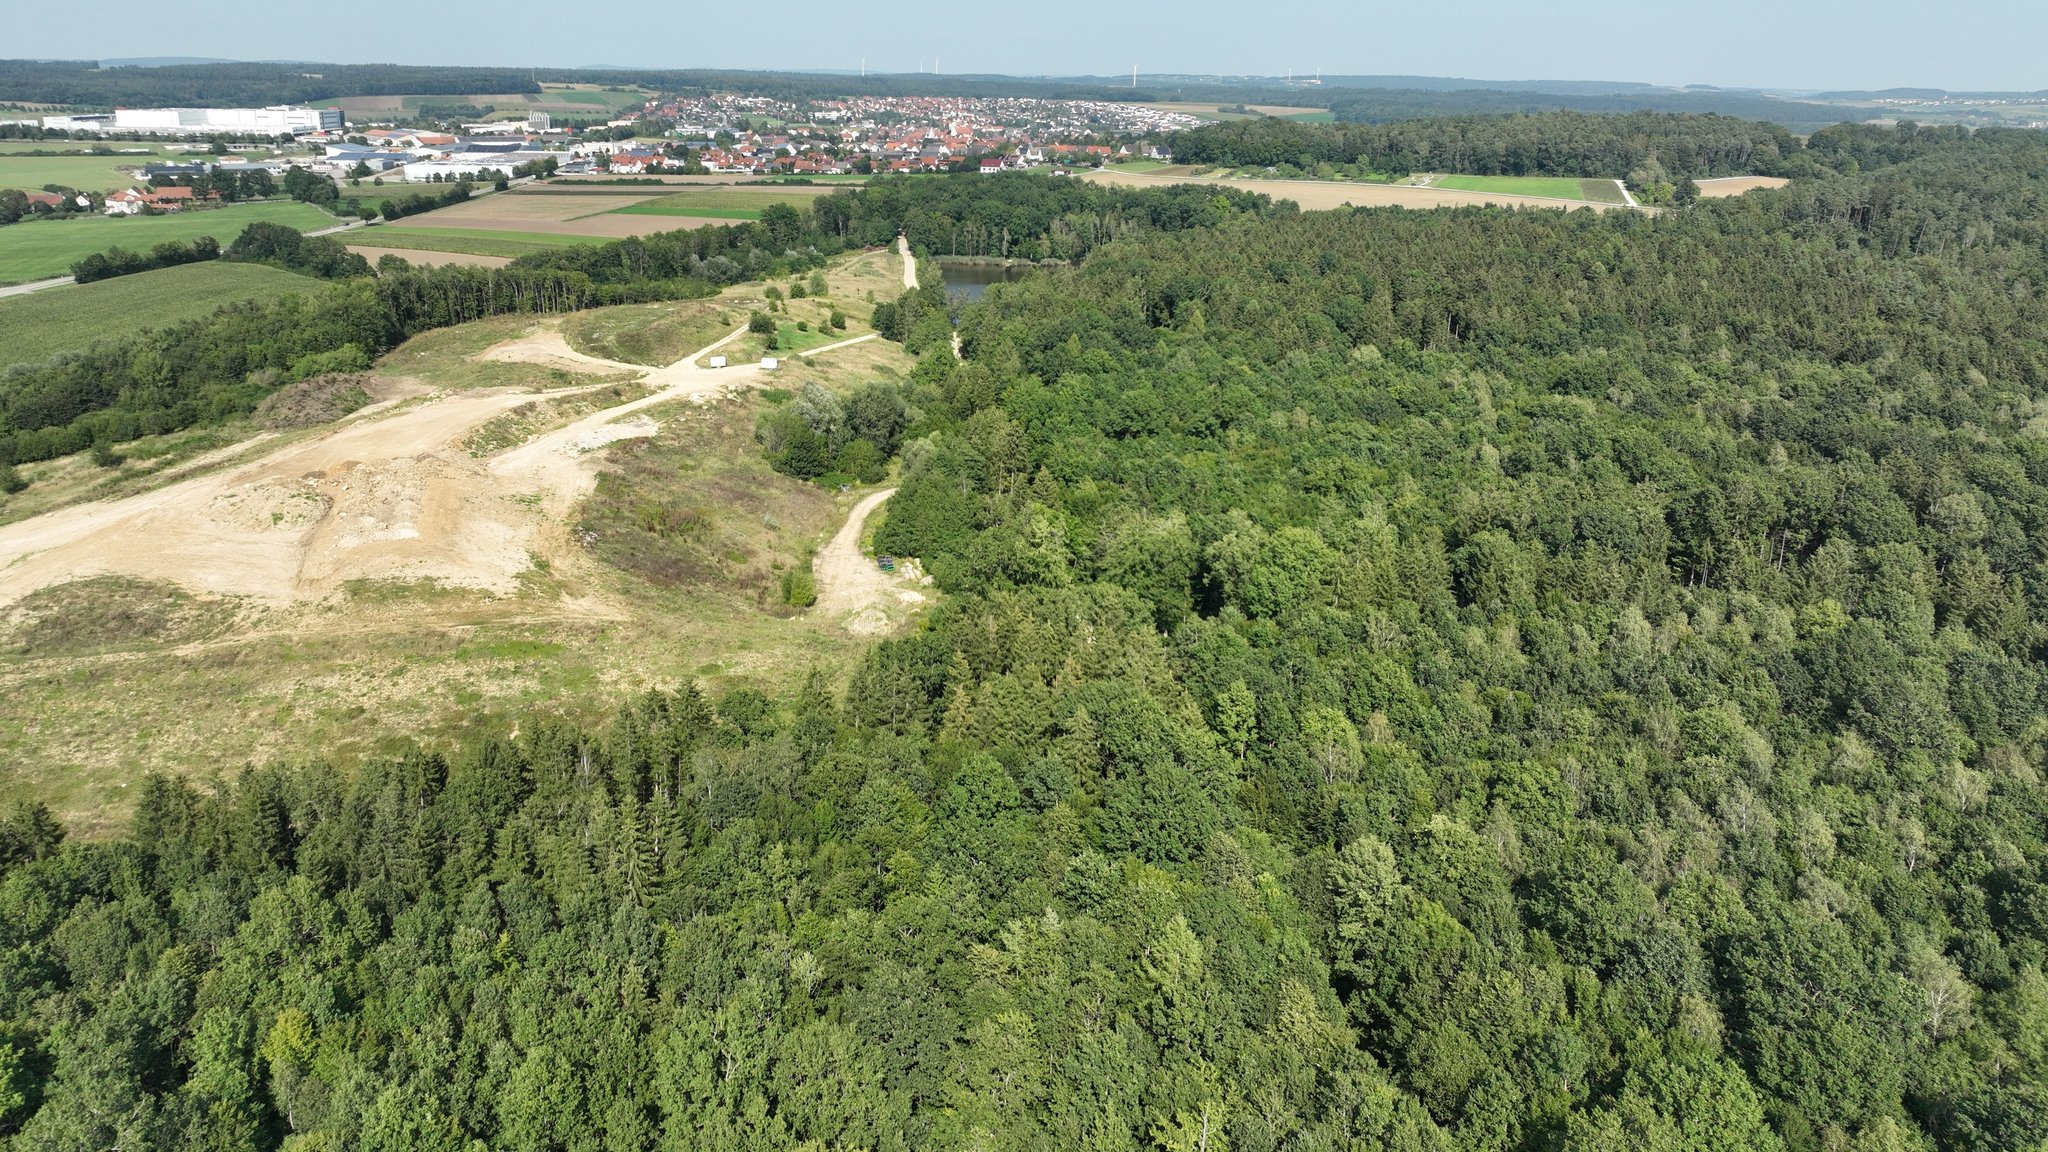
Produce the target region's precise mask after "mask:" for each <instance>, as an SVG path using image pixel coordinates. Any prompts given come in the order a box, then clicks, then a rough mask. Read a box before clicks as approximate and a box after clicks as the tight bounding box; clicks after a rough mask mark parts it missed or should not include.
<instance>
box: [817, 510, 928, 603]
mask: <svg viewBox="0 0 2048 1152" xmlns="http://www.w3.org/2000/svg"><path fill="white" fill-rule="evenodd" d="M895 494H896V490H895V489H894V488H884V489H882V490H881V491H880V492H871V493H869V494H868V495H866V496H864V497H862V498H861V501H860V503H858V504H855V505H854V506H853V511H852V512H851V513H849V514H848V515H847V517H846V523H845V524H842V525H840V527H839V531H838V532H837V533H836V534H834V535H833V537H832V542H831V543H829V544H827V545H825V547H824V548H823V549H822V550H820V551H819V553H818V555H817V558H816V559H815V560H813V561H811V574H812V576H813V577H815V578H816V580H817V582H818V602H817V604H816V605H814V606H813V607H812V609H811V614H812V615H814V616H817V617H819V618H821V619H824V620H829V621H831V622H833V623H835V624H838V625H840V626H841V627H843V628H845V629H846V630H847V631H849V632H852V633H854V634H855V635H858V636H871V635H875V634H877V633H880V632H885V631H887V630H888V629H889V626H890V625H889V615H888V610H887V606H888V604H889V603H890V602H891V601H892V600H894V601H899V602H900V603H902V604H905V605H913V604H918V603H922V602H923V600H924V594H923V593H921V592H918V591H916V590H915V589H914V588H909V587H907V586H906V585H905V581H903V580H902V579H901V578H899V577H897V576H892V575H890V574H888V573H885V572H883V571H882V570H881V569H880V568H879V567H877V566H876V564H875V561H874V560H873V559H872V558H871V557H869V556H868V555H867V554H866V553H864V552H862V551H861V548H860V537H861V532H862V531H863V530H865V529H866V527H867V523H868V517H869V516H870V515H871V514H873V512H874V510H875V509H877V508H880V507H881V506H882V502H883V501H885V500H887V499H888V498H889V497H891V496H894V495H895Z"/></svg>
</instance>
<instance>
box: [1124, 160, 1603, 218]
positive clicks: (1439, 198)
mask: <svg viewBox="0 0 2048 1152" xmlns="http://www.w3.org/2000/svg"><path fill="white" fill-rule="evenodd" d="M1083 179H1087V180H1095V181H1098V182H1101V183H1107V184H1123V185H1127V186H1131V187H1141V188H1142V187H1160V186H1163V185H1167V184H1221V185H1225V186H1227V187H1231V188H1240V189H1243V190H1244V191H1246V192H1260V193H1264V194H1265V195H1267V196H1271V197H1272V198H1274V199H1275V200H1292V201H1294V202H1295V203H1296V204H1299V205H1300V206H1301V207H1302V208H1303V209H1305V210H1309V211H1315V210H1320V209H1330V208H1345V207H1357V208H1377V207H1400V208H1462V207H1470V206H1474V205H1481V204H1497V205H1500V206H1502V207H1506V208H1568V207H1571V205H1570V204H1566V203H1561V202H1559V201H1557V200H1554V199H1551V198H1549V197H1547V196H1530V195H1526V194H1511V193H1503V192H1468V191H1465V190H1463V189H1458V188H1446V187H1443V186H1441V185H1434V184H1432V185H1413V184H1365V183H1360V182H1356V181H1345V180H1277V179H1246V178H1243V177H1235V176H1231V177H1225V176H1194V175H1189V174H1187V170H1186V169H1184V168H1175V169H1172V170H1169V171H1165V172H1157V173H1147V172H1130V171H1125V170H1123V169H1120V168H1105V169H1102V170H1100V171H1095V172H1088V173H1084V174H1083ZM1574 183H1576V181H1574ZM1608 187H1610V188H1612V187H1613V185H1612V184H1609V185H1608ZM1579 203H1580V204H1583V205H1584V206H1585V207H1588V208H1597V209H1601V210H1603V211H1604V210H1606V209H1609V208H1619V207H1621V203H1620V192H1619V191H1616V193H1615V198H1614V199H1613V200H1612V201H1604V202H1603V201H1586V200H1582V201H1579Z"/></svg>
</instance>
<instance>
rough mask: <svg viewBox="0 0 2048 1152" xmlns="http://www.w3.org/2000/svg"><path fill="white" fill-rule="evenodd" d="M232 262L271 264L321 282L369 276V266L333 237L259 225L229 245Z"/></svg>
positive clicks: (259, 222)
mask: <svg viewBox="0 0 2048 1152" xmlns="http://www.w3.org/2000/svg"><path fill="white" fill-rule="evenodd" d="M225 256H226V258H227V259H229V260H235V261H241V262H243V263H249V264H268V265H270V266H271V267H273V268H282V269H284V270H285V271H287V272H299V273H303V274H304V275H307V276H315V277H318V278H320V279H322V280H346V279H349V278H350V277H353V276H368V275H369V274H370V262H369V261H368V260H365V259H363V258H362V256H360V255H358V254H356V253H354V252H351V251H349V250H348V246H347V245H345V244H343V243H342V242H341V241H340V240H339V239H337V238H336V237H333V236H307V235H305V234H303V233H301V232H300V231H299V230H298V229H296V228H292V227H289V226H287V225H284V224H273V223H269V222H267V221H258V222H256V223H254V224H251V225H249V226H248V227H246V228H244V229H242V234H241V235H239V236H237V237H235V242H234V243H232V244H230V245H228V250H227V252H226V253H225Z"/></svg>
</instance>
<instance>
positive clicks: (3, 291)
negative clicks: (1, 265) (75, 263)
mask: <svg viewBox="0 0 2048 1152" xmlns="http://www.w3.org/2000/svg"><path fill="white" fill-rule="evenodd" d="M71 283H74V281H73V280H72V279H71V277H69V276H59V277H57V278H55V279H53V280H31V281H30V282H28V283H27V284H10V285H8V286H7V287H5V288H0V296H26V295H28V294H29V293H31V292H41V291H42V290H43V289H45V288H61V287H63V286H64V285H66V284H71Z"/></svg>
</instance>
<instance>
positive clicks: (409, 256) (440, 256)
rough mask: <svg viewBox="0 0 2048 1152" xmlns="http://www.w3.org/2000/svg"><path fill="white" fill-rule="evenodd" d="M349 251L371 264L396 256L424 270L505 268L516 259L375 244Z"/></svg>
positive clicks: (353, 245)
mask: <svg viewBox="0 0 2048 1152" xmlns="http://www.w3.org/2000/svg"><path fill="white" fill-rule="evenodd" d="M348 250H349V251H351V252H353V253H355V254H356V255H358V256H361V257H362V258H363V259H365V260H368V261H369V262H370V263H371V264H375V263H376V262H377V261H379V260H381V259H383V258H384V257H386V256H396V257H398V258H399V259H400V260H403V261H405V262H406V263H408V264H417V265H419V266H420V267H422V268H435V267H439V266H440V265H443V264H461V265H466V266H468V267H471V268H503V267H504V266H505V265H507V264H510V263H511V262H512V261H513V259H514V257H511V256H482V255H478V254H477V253H475V252H442V251H440V250H438V249H429V248H379V247H377V246H376V245H374V244H351V245H349V246H348Z"/></svg>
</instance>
